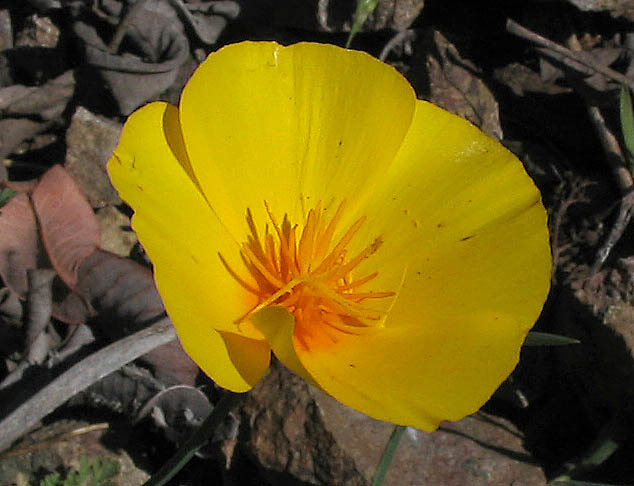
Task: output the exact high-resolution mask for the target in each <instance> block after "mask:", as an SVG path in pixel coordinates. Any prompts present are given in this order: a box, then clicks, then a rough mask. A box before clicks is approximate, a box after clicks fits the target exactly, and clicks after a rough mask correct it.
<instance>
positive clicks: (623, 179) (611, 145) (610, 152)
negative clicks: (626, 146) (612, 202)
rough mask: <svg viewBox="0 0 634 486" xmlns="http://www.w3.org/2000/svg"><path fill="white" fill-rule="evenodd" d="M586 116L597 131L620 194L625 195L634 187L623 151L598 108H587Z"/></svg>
mask: <svg viewBox="0 0 634 486" xmlns="http://www.w3.org/2000/svg"><path fill="white" fill-rule="evenodd" d="M588 116H589V117H590V121H591V122H592V124H593V125H594V128H595V129H596V131H597V135H598V136H599V141H600V142H601V146H602V147H603V150H604V152H605V155H606V161H607V163H608V164H609V165H610V168H611V169H612V174H613V175H614V177H615V179H616V183H617V184H618V186H619V189H620V190H621V193H622V194H625V193H627V192H629V191H630V190H631V189H632V187H634V181H633V180H632V174H631V173H630V171H629V170H627V166H626V164H625V157H624V156H623V151H622V150H621V146H620V145H619V142H618V140H617V138H616V137H615V136H614V134H613V133H612V132H611V131H610V129H609V128H608V126H607V124H606V123H605V118H603V115H602V114H601V111H600V110H599V108H598V107H596V106H589V107H588Z"/></svg>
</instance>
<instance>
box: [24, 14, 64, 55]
mask: <svg viewBox="0 0 634 486" xmlns="http://www.w3.org/2000/svg"><path fill="white" fill-rule="evenodd" d="M58 41H59V28H58V27H57V26H56V25H55V24H54V23H53V21H52V20H51V19H50V18H48V17H44V16H41V15H38V14H33V15H30V16H29V17H27V19H26V21H25V25H24V29H23V30H22V31H21V32H20V33H19V34H18V36H17V38H16V41H15V45H16V46H17V47H21V46H31V47H55V46H57V42H58Z"/></svg>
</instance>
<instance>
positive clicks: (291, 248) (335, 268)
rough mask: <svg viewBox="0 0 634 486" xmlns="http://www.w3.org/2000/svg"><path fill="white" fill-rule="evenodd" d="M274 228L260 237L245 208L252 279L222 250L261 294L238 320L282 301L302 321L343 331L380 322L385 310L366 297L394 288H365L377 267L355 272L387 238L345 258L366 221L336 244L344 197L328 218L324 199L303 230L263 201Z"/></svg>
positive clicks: (245, 248)
mask: <svg viewBox="0 0 634 486" xmlns="http://www.w3.org/2000/svg"><path fill="white" fill-rule="evenodd" d="M265 206H266V211H267V214H268V216H269V220H270V224H271V226H272V229H273V231H272V232H270V231H269V226H268V225H267V226H266V229H265V233H264V235H263V237H262V238H260V236H259V233H258V231H257V228H256V225H255V222H254V220H253V215H252V213H251V211H250V210H247V218H246V219H247V224H248V226H249V230H250V234H249V235H248V236H247V241H246V242H245V243H243V244H242V248H241V251H240V255H241V257H242V262H243V263H244V266H245V267H246V269H247V271H248V273H249V275H250V277H251V279H250V280H251V282H249V281H247V280H246V279H243V278H242V277H241V276H239V275H238V274H237V273H236V272H235V271H234V270H233V269H232V268H230V267H229V265H228V264H227V262H226V260H225V259H224V258H223V257H222V255H220V258H221V260H222V262H223V264H224V266H225V268H226V269H227V271H228V272H229V273H230V274H231V276H232V277H233V278H234V279H235V280H236V281H237V282H238V283H239V284H240V285H241V286H242V287H243V288H244V289H245V290H247V291H248V292H250V293H252V294H253V295H255V296H256V297H257V298H258V304H257V305H256V306H255V307H253V308H252V309H250V310H249V311H248V312H247V313H246V314H245V315H243V316H242V317H240V318H239V319H237V321H236V323H238V324H239V323H240V322H242V321H244V320H245V319H247V318H248V317H249V316H251V315H252V314H253V313H255V312H257V311H259V310H261V309H264V308H265V307H268V306H270V305H282V306H284V307H286V308H287V309H288V310H289V312H291V313H292V314H293V315H294V317H295V320H296V323H298V324H300V325H306V324H310V325H312V324H319V323H323V324H326V325H327V326H330V327H331V328H334V329H337V330H339V331H341V332H345V333H354V334H359V333H360V332H361V331H362V330H363V329H364V328H368V327H372V326H374V325H376V323H378V322H379V321H380V319H381V313H380V312H377V311H375V310H372V309H369V308H368V307H367V306H364V305H363V302H364V301H366V300H368V299H383V298H387V297H391V296H393V295H394V292H373V291H369V292H363V291H362V290H361V287H362V286H364V285H365V284H367V283H368V282H370V281H371V280H373V279H374V278H376V276H377V275H378V272H373V273H370V274H368V275H364V276H362V277H358V278H353V276H352V272H353V270H354V269H355V268H357V267H358V266H359V264H360V263H361V262H362V261H363V260H365V259H366V258H368V257H369V256H371V255H372V254H374V253H375V252H376V251H377V250H378V249H379V247H380V246H381V244H382V243H383V240H382V239H381V238H376V239H375V240H374V241H373V242H372V243H371V244H370V245H369V246H368V247H366V248H365V249H364V250H363V251H361V252H360V253H359V254H358V255H356V256H354V257H353V258H350V259H348V258H347V256H348V255H347V253H348V251H347V246H348V245H349V244H350V242H351V241H352V239H353V238H354V236H355V235H356V234H357V233H358V231H359V229H360V228H361V226H362V225H363V223H364V222H365V219H366V218H365V216H364V217H361V218H359V219H358V220H357V221H356V222H355V223H353V224H352V225H351V226H350V228H349V229H348V230H347V231H346V232H345V233H344V234H343V236H341V237H340V238H339V240H338V241H337V242H336V243H335V244H332V242H333V236H334V234H335V232H336V229H337V225H338V223H339V222H340V220H341V216H342V214H343V211H344V208H345V202H342V203H341V204H340V205H339V206H338V208H337V210H336V211H335V214H334V215H333V217H332V219H330V221H328V220H327V218H325V217H324V210H323V209H322V205H321V202H320V203H318V204H317V205H316V206H315V208H313V209H311V210H310V211H309V212H308V216H307V218H306V224H305V225H304V227H303V229H302V230H301V234H300V230H299V227H298V225H297V224H291V222H290V221H289V219H288V216H287V215H285V216H284V219H283V220H282V223H281V224H279V223H278V221H277V220H276V218H275V217H274V215H273V214H272V212H271V210H270V208H269V206H268V204H266V203H265Z"/></svg>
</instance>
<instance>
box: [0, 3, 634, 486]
mask: <svg viewBox="0 0 634 486" xmlns="http://www.w3.org/2000/svg"><path fill="white" fill-rule="evenodd" d="M369 3H371V2H369ZM355 5H356V1H353V0H310V1H302V2H294V1H284V0H248V1H247V0H236V1H233V0H227V1H203V2H199V1H193V0H189V1H188V0H136V1H132V0H14V1H10V0H5V1H0V155H1V160H2V162H3V163H2V164H0V205H1V207H0V215H1V217H0V277H1V281H0V485H5V484H6V485H13V484H15V485H21V484H33V485H36V484H40V483H39V481H40V480H41V479H42V478H43V477H44V476H46V475H47V474H49V473H51V472H54V471H58V472H60V473H62V474H66V472H67V471H69V470H70V469H73V468H78V467H79V466H78V464H79V462H78V460H79V459H78V458H79V457H80V456H82V455H84V456H88V457H91V458H97V457H101V458H111V459H112V460H115V461H117V462H118V463H119V464H120V468H119V470H120V472H119V474H118V476H117V478H116V481H117V484H121V485H139V484H142V483H143V482H144V481H145V480H146V479H147V478H148V477H149V476H148V475H149V474H151V473H152V472H154V471H156V470H157V468H158V467H160V465H161V464H162V463H163V462H165V460H166V459H167V458H168V457H169V456H170V455H171V453H172V452H173V451H174V450H175V447H176V446H177V445H178V444H181V443H182V442H183V440H184V438H186V437H187V435H188V433H189V432H190V431H191V430H193V429H194V428H195V427H196V426H197V425H198V424H200V422H201V421H202V420H203V419H204V417H205V416H206V415H207V414H208V413H209V412H210V410H211V409H212V408H213V405H214V403H216V401H217V400H218V397H219V396H220V390H218V389H217V388H216V387H215V385H214V384H213V383H212V382H211V381H209V380H208V379H207V378H206V377H204V376H203V375H202V374H200V373H199V371H198V368H197V367H196V366H195V365H194V364H193V363H192V362H191V361H190V360H189V358H188V357H187V356H186V355H185V354H184V353H183V352H182V350H181V349H180V347H179V346H178V345H177V344H175V342H174V341H172V336H171V335H169V331H168V330H166V329H167V328H166V327H165V325H164V319H162V316H163V307H162V304H161V302H160V299H159V297H158V295H157V293H156V290H155V288H154V284H153V281H152V276H151V270H150V265H149V262H148V261H147V259H146V257H145V255H144V253H143V250H142V248H140V246H139V245H138V243H137V240H136V237H135V235H134V233H133V232H132V231H131V228H130V216H131V210H130V209H129V208H128V207H127V206H125V204H123V203H122V201H121V200H120V199H119V197H118V196H117V194H116V192H115V191H114V190H113V189H112V187H111V186H110V183H109V181H108V179H107V176H106V174H105V169H104V164H105V161H106V159H107V158H108V156H109V154H110V152H111V151H112V149H113V147H114V145H115V143H116V141H117V139H118V136H119V132H120V130H121V126H122V123H123V121H124V120H125V118H126V116H127V115H129V114H130V113H131V112H133V111H134V110H135V109H136V108H138V107H139V106H142V105H143V104H145V103H147V102H148V101H153V100H166V101H169V102H171V103H178V99H179V95H180V92H181V90H182V87H183V86H184V84H185V82H186V81H187V79H188V77H189V76H190V75H191V73H192V72H193V70H194V69H195V67H196V66H197V65H198V64H199V63H200V62H201V61H202V60H203V59H204V58H205V57H206V55H207V54H209V53H210V52H212V51H214V50H216V49H217V48H219V47H221V46H223V45H226V44H229V43H233V42H237V41H241V40H247V39H249V40H276V41H278V42H280V43H283V44H291V43H294V42H298V41H315V42H323V43H331V44H336V45H340V46H343V45H345V43H346V40H347V38H348V35H349V31H350V28H351V25H352V22H353V19H354V15H355ZM633 22H634V3H633V2H632V1H631V0H524V1H517V0H497V1H495V0H491V1H488V2H473V1H471V0H427V1H424V0H380V1H378V4H377V7H376V10H374V11H373V13H372V14H371V15H370V16H369V17H368V18H367V20H366V21H365V23H364V24H363V27H362V29H361V31H360V32H359V33H358V35H357V36H356V37H355V38H354V40H353V42H352V48H354V49H359V50H363V51H367V52H368V53H370V54H372V55H374V56H376V57H379V58H380V59H382V60H384V61H385V62H387V63H389V64H392V65H394V66H395V67H396V68H397V69H398V70H399V71H401V72H402V73H403V74H404V75H405V76H406V77H407V78H408V80H409V81H410V82H411V84H412V85H413V86H414V88H415V90H416V92H417V95H418V97H419V98H422V99H427V100H430V101H432V102H433V103H435V104H437V105H439V106H441V107H443V108H445V109H447V110H449V111H451V112H453V113H456V114H458V115H459V116H462V117H464V118H466V119H468V120H470V121H471V122H472V123H474V124H475V125H477V126H478V127H480V128H481V129H482V130H483V131H485V132H486V133H487V134H488V135H490V136H491V137H493V138H496V139H498V140H500V141H501V142H502V143H503V144H504V145H505V146H506V147H507V148H509V149H510V150H511V151H513V152H514V153H515V154H516V155H517V156H518V157H519V158H520V159H521V160H522V162H523V163H524V165H525V168H526V170H527V172H528V173H529V174H530V175H531V177H532V178H533V179H534V181H535V183H536V184H537V186H538V188H539V189H540V191H541V193H542V198H543V201H544V204H545V206H546V208H547V210H548V214H549V227H550V232H551V243H552V255H553V273H552V290H551V293H550V296H549V298H548V301H547V303H546V305H545V307H544V310H543V313H542V316H541V317H540V320H539V321H538V323H537V325H536V327H535V328H534V330H535V331H540V332H547V333H553V334H559V335H562V336H568V337H570V338H574V339H577V340H578V341H579V342H580V343H578V344H569V345H565V346H530V347H528V346H525V347H524V349H523V352H522V359H521V362H520V365H519V366H518V368H517V369H516V370H515V372H514V373H513V374H512V376H511V377H510V378H509V379H508V380H507V381H506V382H505V383H504V384H503V385H502V386H501V387H500V389H499V390H498V392H496V394H495V395H494V396H493V398H492V399H491V400H490V401H489V402H488V403H487V404H486V405H485V406H484V407H483V410H482V411H481V412H479V413H478V414H476V415H474V416H473V417H469V418H467V419H465V420H463V421H461V422H458V423H456V424H447V425H446V426H443V427H441V429H440V430H439V431H438V432H436V433H434V434H424V433H422V432H419V431H415V430H413V429H411V430H409V431H408V433H407V434H406V436H405V438H404V439H403V442H402V444H401V446H400V448H399V452H398V454H397V459H396V463H395V465H394V467H393V470H392V471H391V472H390V475H389V476H388V480H387V483H386V484H391V485H412V486H413V485H419V484H426V485H449V486H452V485H465V486H466V485H470V486H471V485H479V484H482V485H494V486H497V485H500V486H501V485H503V484H504V485H510V484H514V485H529V486H530V485H545V484H547V483H548V482H550V481H553V480H561V481H566V480H576V481H578V482H576V483H573V482H567V483H566V482H562V483H561V484H612V485H626V484H634V463H633V462H632V460H631V457H632V454H634V440H633V439H634V428H633V425H634V405H633V404H634V353H633V352H634V245H633V244H632V241H633V238H634V229H633V227H632V224H630V217H631V215H632V208H634V192H633V191H632V189H633V188H634V181H633V177H632V172H631V169H632V167H634V142H630V143H629V144H628V140H634V133H632V131H634V124H629V125H628V122H627V109H626V108H627V97H626V95H625V94H626V93H627V92H628V90H629V91H630V92H631V91H633V90H634V23H633ZM624 117H625V118H624ZM628 130H629V131H630V132H628ZM132 291H134V296H135V297H134V302H132V299H131V298H130V295H132ZM131 302H132V303H131ZM148 324H153V325H155V327H154V328H152V329H153V330H154V331H155V332H154V331H153V333H152V332H148V333H147V334H146V335H144V337H142V338H139V339H137V340H135V341H129V342H128V341H125V343H124V341H122V340H124V338H126V337H129V336H131V335H133V334H134V333H137V332H140V331H142V330H143V329H145V328H147V326H148ZM161 325H163V327H160V326H161ZM157 326H158V327H157ZM117 343H119V344H120V346H119V347H115V348H109V349H111V351H110V354H108V353H107V352H102V353H101V354H99V351H100V350H103V348H104V347H105V346H107V345H111V346H117ZM121 343H124V344H121ZM130 343H132V344H130ZM124 350H125V352H124ZM150 350H151V351H150ZM148 351H149V352H148ZM125 353H128V354H126V355H125V356H128V358H124V357H123V356H124V354H125ZM112 356H116V358H113V357H112ZM135 358H139V359H136V360H134V359H135ZM86 360H92V361H86ZM121 360H123V361H121ZM77 364H80V367H79V368H73V367H74V366H75V365H77ZM82 367H83V368H82ZM72 370H80V371H76V372H75V373H74V375H73V372H72ZM81 370H83V371H81ZM88 370H90V372H88ZM69 371H70V375H71V377H70V379H69V381H65V382H64V386H62V385H61V384H60V383H61V382H60V381H55V380H56V379H59V378H60V377H63V376H69V373H68V372H69ZM104 376H105V377H104ZM51 384H53V385H51ZM47 386H48V388H47ZM42 390H44V393H42ZM38 392H39V395H38ZM36 399H37V400H39V401H36ZM25 407H26V408H25ZM28 407H31V408H28ZM351 424H353V425H351ZM390 431H391V426H389V425H388V424H383V423H379V422H376V421H373V420H371V419H369V418H367V417H365V416H361V414H358V413H357V412H354V411H351V410H349V409H346V408H345V407H343V406H341V405H338V404H337V403H336V402H333V401H332V400H331V399H330V398H329V397H326V396H324V395H323V394H321V392H319V391H318V390H315V389H313V388H311V387H309V386H308V385H307V384H306V383H304V382H302V381H301V380H299V379H298V378H296V377H294V376H292V375H290V374H289V373H288V372H286V371H285V370H284V369H282V368H281V367H279V366H274V367H273V369H272V370H271V372H270V373H269V375H268V376H267V378H266V379H265V380H264V382H263V383H262V384H261V385H259V386H258V388H257V389H256V390H255V391H254V392H253V393H252V394H250V396H249V397H248V398H247V399H246V400H245V401H244V402H243V403H242V404H241V405H240V406H239V407H238V408H237V409H236V410H234V411H233V412H232V414H231V415H229V417H228V418H227V420H225V423H223V425H222V427H221V430H219V431H218V432H217V434H216V436H215V437H214V439H213V440H212V441H211V443H210V444H209V445H208V446H207V447H206V448H205V449H203V451H202V452H201V453H199V454H198V456H197V457H196V458H195V459H194V460H193V461H192V462H191V463H190V464H189V465H188V466H187V467H186V468H185V470H184V471H183V472H181V473H180V474H179V475H178V476H177V477H176V478H175V479H174V480H173V482H172V483H170V484H183V485H198V484H218V485H221V484H222V485H247V486H248V485H278V484H279V485H310V484H314V485H327V484H337V485H338V484H341V485H365V484H370V482H371V481H370V478H371V476H372V473H373V470H374V465H375V464H376V462H377V461H378V459H379V456H380V453H381V450H382V448H383V446H384V444H385V442H386V440H387V437H388V436H389V433H390ZM27 432H28V434H27ZM25 434H27V435H26V436H25ZM104 484H105V483H104Z"/></svg>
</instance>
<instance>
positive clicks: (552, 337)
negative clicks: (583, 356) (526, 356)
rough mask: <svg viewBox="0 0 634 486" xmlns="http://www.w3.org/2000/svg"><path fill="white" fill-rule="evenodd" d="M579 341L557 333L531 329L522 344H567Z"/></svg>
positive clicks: (578, 342)
mask: <svg viewBox="0 0 634 486" xmlns="http://www.w3.org/2000/svg"><path fill="white" fill-rule="evenodd" d="M580 343H581V341H579V340H578V339H575V338H570V337H567V336H560V335H559V334H549V333H547V332H535V331H531V332H529V333H528V336H526V340H525V341H524V346H566V345H568V344H580Z"/></svg>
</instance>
